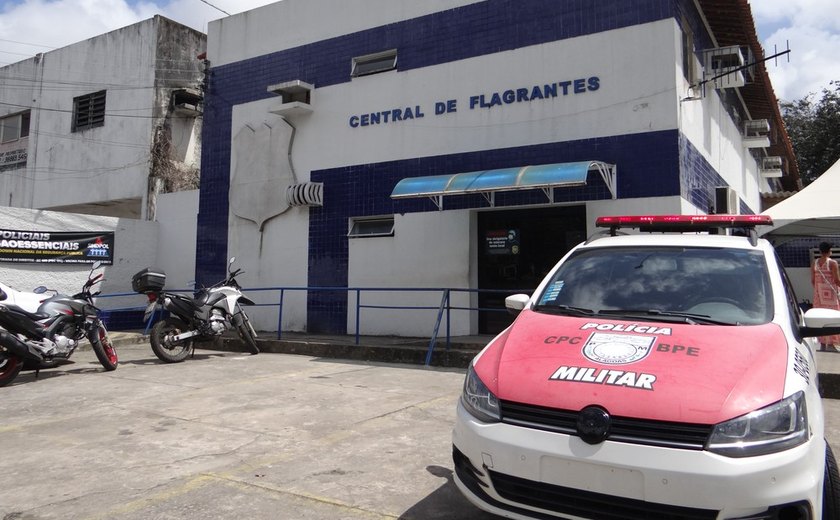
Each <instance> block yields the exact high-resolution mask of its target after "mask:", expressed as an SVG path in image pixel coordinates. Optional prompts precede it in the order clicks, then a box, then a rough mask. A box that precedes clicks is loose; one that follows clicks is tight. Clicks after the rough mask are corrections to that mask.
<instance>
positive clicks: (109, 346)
mask: <svg viewBox="0 0 840 520" xmlns="http://www.w3.org/2000/svg"><path fill="white" fill-rule="evenodd" d="M90 346H91V348H93V353H94V354H96V359H98V360H99V362H100V363H102V366H103V367H105V370H107V371H108V372H110V371H112V370H116V369H117V365H118V364H119V360H118V359H117V351H116V349H114V345H113V343H111V338H109V337H108V330H107V329H106V328H105V325H103V324H101V323H100V324H99V326H97V327H96V328H95V329H94V331H93V333H92V334H91V336H90Z"/></svg>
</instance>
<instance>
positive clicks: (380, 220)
mask: <svg viewBox="0 0 840 520" xmlns="http://www.w3.org/2000/svg"><path fill="white" fill-rule="evenodd" d="M347 236H348V237H350V238H362V237H392V236H394V217H376V218H358V219H355V218H354V219H351V220H350V233H348V234H347Z"/></svg>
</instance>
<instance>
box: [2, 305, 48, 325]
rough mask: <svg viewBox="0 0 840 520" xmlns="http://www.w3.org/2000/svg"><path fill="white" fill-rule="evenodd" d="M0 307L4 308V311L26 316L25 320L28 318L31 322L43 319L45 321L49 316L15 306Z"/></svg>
mask: <svg viewBox="0 0 840 520" xmlns="http://www.w3.org/2000/svg"><path fill="white" fill-rule="evenodd" d="M0 306H2V307H5V308H6V309H8V310H10V311H12V312H16V313H18V314H23V315H24V316H26V317H27V318H29V319H30V320H32V321H41V320H43V319H46V318H49V317H50V315H49V314H46V313H43V312H29V311H28V310H26V309H24V308H22V307H18V306H17V305H10V304H2V305H0Z"/></svg>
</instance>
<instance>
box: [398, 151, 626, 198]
mask: <svg viewBox="0 0 840 520" xmlns="http://www.w3.org/2000/svg"><path fill="white" fill-rule="evenodd" d="M590 171H597V172H599V173H600V174H601V176H602V177H603V179H604V183H605V184H606V185H607V188H609V190H610V193H611V194H612V198H616V180H615V173H616V168H615V165H614V164H607V163H604V162H601V161H582V162H572V163H558V164H543V165H539V166H523V167H521V168H504V169H501V170H484V171H477V172H466V173H456V174H453V175H432V176H429V177H409V178H406V179H402V180H401V181H400V182H398V183H397V185H396V186H394V191H392V192H391V198H392V199H405V198H410V197H430V198H431V199H432V200H433V201H434V202H435V204H437V206H438V209H443V197H444V196H445V195H466V194H470V193H480V194H482V195H484V197H485V198H486V199H487V201H488V202H490V205H491V206H492V205H493V204H494V201H495V197H494V194H495V193H496V192H497V191H511V190H532V189H541V190H543V192H544V193H545V194H546V196H547V197H548V199H549V201H550V202H554V192H553V189H554V188H558V187H568V186H584V185H585V184H586V177H587V176H588V175H589V172H590Z"/></svg>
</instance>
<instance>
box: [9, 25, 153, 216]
mask: <svg viewBox="0 0 840 520" xmlns="http://www.w3.org/2000/svg"><path fill="white" fill-rule="evenodd" d="M152 22H153V20H147V21H146V22H143V23H140V24H135V25H132V26H129V27H126V28H124V29H120V30H116V31H112V32H109V33H106V34H104V35H101V36H98V37H96V38H91V39H89V40H85V41H82V42H79V43H76V44H74V45H69V46H67V47H62V48H60V49H56V50H54V51H51V52H47V53H45V54H44V55H43V57H42V58H41V60H40V61H39V63H37V64H34V63H32V62H31V60H30V63H31V66H32V67H33V70H32V74H33V75H34V76H35V77H37V78H38V82H37V84H36V85H35V87H34V89H35V90H36V92H35V96H34V98H32V99H30V100H29V103H27V104H28V105H34V106H35V108H36V109H58V111H53V110H37V111H35V110H33V121H32V133H33V134H34V135H36V136H38V139H37V141H36V143H34V146H31V147H30V161H29V164H28V165H27V170H26V175H27V176H29V177H30V178H31V179H34V186H33V188H34V193H33V194H32V199H31V200H24V201H14V202H13V203H14V205H23V206H25V207H36V208H48V207H53V206H68V205H71V204H79V203H85V202H91V201H107V200H115V199H125V198H135V199H144V196H145V193H146V178H147V176H148V171H149V163H148V155H149V148H150V142H151V136H152V123H153V119H152V118H151V116H152V115H153V108H154V89H152V88H138V87H152V86H153V85H154V71H155V52H154V45H153V44H151V43H150V42H155V41H156V37H155V34H156V31H155V25H154V23H152ZM27 77H30V75H27ZM56 85H63V88H56ZM99 90H106V92H107V93H106V114H120V115H122V114H127V115H131V116H133V117H116V116H109V115H106V117H105V124H104V126H101V127H98V128H92V129H88V130H82V131H78V132H71V128H72V117H73V98H74V97H76V96H80V95H85V94H90V93H93V92H96V91H99ZM33 99H34V102H33ZM47 186H49V188H47Z"/></svg>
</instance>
